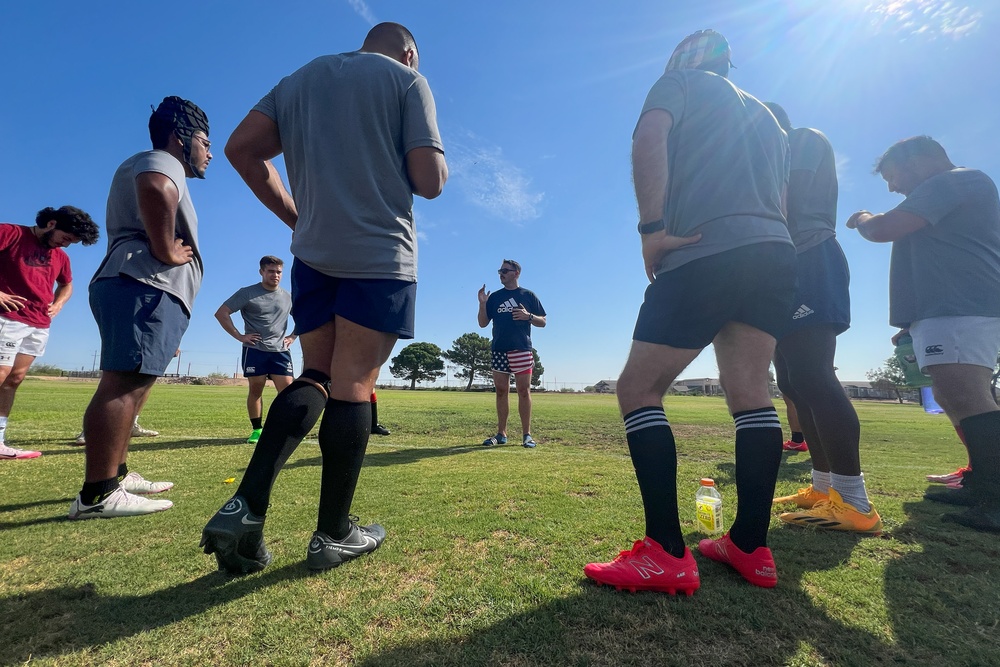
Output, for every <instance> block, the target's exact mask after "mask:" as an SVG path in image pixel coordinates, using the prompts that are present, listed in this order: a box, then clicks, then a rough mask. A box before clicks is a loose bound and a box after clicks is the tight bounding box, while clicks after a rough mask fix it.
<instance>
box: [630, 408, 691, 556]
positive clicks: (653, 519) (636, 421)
mask: <svg viewBox="0 0 1000 667" xmlns="http://www.w3.org/2000/svg"><path fill="white" fill-rule="evenodd" d="M625 438H626V440H627V441H628V450H629V454H631V455H632V465H633V466H634V467H635V477H636V479H637V480H638V482H639V493H640V494H641V495H642V507H643V511H644V512H645V514H646V535H647V536H648V537H651V538H653V539H654V540H656V541H657V542H659V543H660V545H661V546H662V547H663V549H664V550H665V551H666V552H667V553H669V554H670V555H672V556H675V557H677V558H680V557H681V556H683V555H684V537H683V535H681V524H680V519H678V518H677V447H676V445H675V443H674V433H673V431H671V430H670V423H669V422H668V421H667V416H666V415H665V414H664V413H663V408H661V407H648V408H639V409H638V410H633V411H632V412H630V413H628V414H627V415H625Z"/></svg>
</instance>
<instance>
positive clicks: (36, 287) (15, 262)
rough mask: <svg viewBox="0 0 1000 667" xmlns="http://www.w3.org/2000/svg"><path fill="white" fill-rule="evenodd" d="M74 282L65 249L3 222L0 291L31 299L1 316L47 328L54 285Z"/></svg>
mask: <svg viewBox="0 0 1000 667" xmlns="http://www.w3.org/2000/svg"><path fill="white" fill-rule="evenodd" d="M71 282H73V273H72V272H71V271H70V268H69V255H67V254H66V252H65V251H64V250H63V249H62V248H47V247H45V246H43V245H42V244H41V243H39V242H38V239H37V238H36V237H35V234H34V232H32V231H31V227H24V226H23V225H12V224H9V223H0V292H6V293H7V294H14V295H17V296H23V297H24V298H26V299H27V300H28V301H27V303H25V304H24V306H23V307H22V308H20V309H18V310H12V311H10V312H9V313H7V312H2V311H0V317H6V318H7V319H9V320H14V321H16V322H23V323H24V324H28V325H30V326H33V327H38V328H39V329H48V328H49V325H50V324H52V318H51V317H49V305H50V304H51V303H52V298H53V284H54V283H59V284H61V285H64V284H66V283H71Z"/></svg>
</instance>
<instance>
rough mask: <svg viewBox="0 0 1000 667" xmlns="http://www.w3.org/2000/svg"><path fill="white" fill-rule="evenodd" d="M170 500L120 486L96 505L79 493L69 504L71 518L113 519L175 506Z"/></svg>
mask: <svg viewBox="0 0 1000 667" xmlns="http://www.w3.org/2000/svg"><path fill="white" fill-rule="evenodd" d="M173 506H174V504H173V503H172V502H170V501H169V500H150V499H149V498H143V497H142V496H135V495H132V494H131V493H129V492H127V491H126V490H125V489H123V488H121V487H118V488H117V489H115V491H114V493H112V494H111V495H110V496H108V497H107V498H105V499H104V500H103V501H102V502H99V503H97V504H95V505H86V504H84V502H83V501H82V500H81V499H80V496H79V495H77V496H76V499H75V500H73V504H72V505H70V506H69V518H70V519H111V518H114V517H118V516H139V515H140V514H152V513H153V512H162V511H163V510H168V509H170V508H171V507H173Z"/></svg>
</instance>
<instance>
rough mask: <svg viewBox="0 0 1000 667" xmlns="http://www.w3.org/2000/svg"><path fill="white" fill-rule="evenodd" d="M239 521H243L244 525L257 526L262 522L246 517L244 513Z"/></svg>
mask: <svg viewBox="0 0 1000 667" xmlns="http://www.w3.org/2000/svg"><path fill="white" fill-rule="evenodd" d="M240 521H242V522H243V525H244V526H259V525H261V524H262V523H264V522H263V521H254V520H253V519H247V515H246V514H244V515H243V518H242V519H240Z"/></svg>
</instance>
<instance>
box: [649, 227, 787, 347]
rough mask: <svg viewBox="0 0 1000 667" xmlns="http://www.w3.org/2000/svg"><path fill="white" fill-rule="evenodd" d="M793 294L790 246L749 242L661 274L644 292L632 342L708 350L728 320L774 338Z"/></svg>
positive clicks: (783, 323)
mask: <svg viewBox="0 0 1000 667" xmlns="http://www.w3.org/2000/svg"><path fill="white" fill-rule="evenodd" d="M794 296H795V248H794V246H792V245H791V244H790V243H755V244H753V245H748V246H743V247H741V248H736V249H734V250H727V251H726V252H722V253H719V254H718V255H712V256H710V257H703V258H701V259H696V260H694V261H691V262H688V263H687V264H683V265H681V266H679V267H677V268H676V269H674V270H673V271H667V272H665V273H661V274H660V275H658V276H657V277H656V280H655V281H653V283H652V284H650V286H649V287H647V288H646V295H645V298H644V299H643V302H642V307H641V308H640V309H639V317H638V319H637V320H636V323H635V331H634V332H633V334H632V340H639V341H643V342H645V343H655V344H657V345H669V346H670V347H676V348H681V349H687V350H700V349H702V348H705V347H708V345H709V344H710V343H711V342H712V341H713V340H714V339H715V336H716V335H717V334H718V333H719V332H720V331H722V328H723V327H724V326H725V325H726V323H728V322H742V323H744V324H748V325H750V326H752V327H754V328H755V329H760V330H761V331H763V332H765V333H769V334H771V335H772V336H774V337H775V338H780V336H781V334H782V333H783V332H784V330H785V329H786V327H787V325H788V318H789V314H790V313H791V312H792V302H793V297H794Z"/></svg>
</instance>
